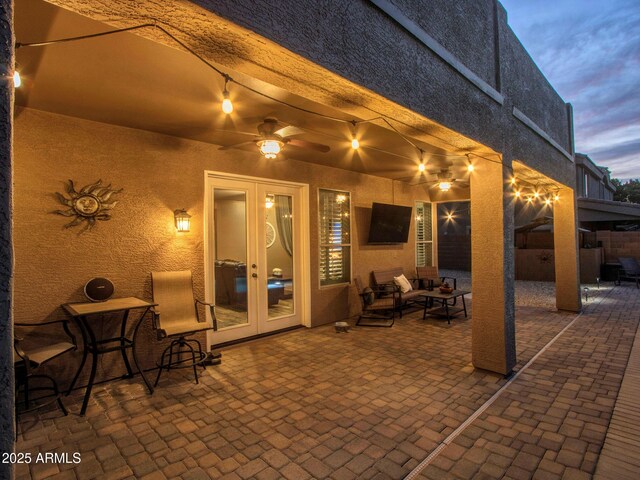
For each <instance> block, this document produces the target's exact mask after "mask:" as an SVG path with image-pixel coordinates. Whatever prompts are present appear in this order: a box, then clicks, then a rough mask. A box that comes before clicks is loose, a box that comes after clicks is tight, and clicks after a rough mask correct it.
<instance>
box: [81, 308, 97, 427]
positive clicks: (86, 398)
mask: <svg viewBox="0 0 640 480" xmlns="http://www.w3.org/2000/svg"><path fill="white" fill-rule="evenodd" d="M81 321H82V323H83V324H84V326H85V328H86V329H87V333H88V334H89V339H90V340H91V373H90V374H89V383H87V391H86V392H85V394H84V400H83V401H82V408H81V409H80V415H81V416H83V415H84V414H85V413H86V411H87V405H89V398H90V397H91V390H92V389H93V382H94V381H95V379H96V370H97V369H98V343H97V342H96V336H95V334H94V333H93V330H91V327H90V326H89V324H88V322H87V321H86V318H84V317H81Z"/></svg>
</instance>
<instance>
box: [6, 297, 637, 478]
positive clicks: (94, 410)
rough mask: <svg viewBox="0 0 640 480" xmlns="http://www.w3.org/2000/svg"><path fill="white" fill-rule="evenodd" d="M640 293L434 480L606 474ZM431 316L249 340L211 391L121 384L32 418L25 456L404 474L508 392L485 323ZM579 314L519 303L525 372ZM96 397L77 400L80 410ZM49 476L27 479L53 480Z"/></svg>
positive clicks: (62, 469) (201, 473) (601, 317)
mask: <svg viewBox="0 0 640 480" xmlns="http://www.w3.org/2000/svg"><path fill="white" fill-rule="evenodd" d="M634 295H635V297H634ZM639 297H640V296H639V295H638V294H637V293H634V292H632V291H631V289H627V288H618V289H616V290H615V291H614V293H613V294H612V300H611V302H612V303H611V305H610V307H611V308H612V309H610V310H606V309H605V308H604V306H601V307H598V308H591V307H590V309H588V311H587V314H585V315H584V316H583V317H582V318H581V319H580V320H579V321H578V322H576V324H575V325H574V327H573V328H572V329H571V330H570V331H569V332H567V334H566V335H565V336H564V337H563V338H562V340H561V342H559V343H558V344H557V345H556V347H555V349H554V350H553V351H549V352H548V354H545V355H544V356H543V357H541V358H540V359H539V361H538V362H536V363H535V364H534V365H533V367H532V368H531V369H530V370H529V371H527V372H525V373H524V374H523V375H522V376H521V377H520V378H519V379H518V380H517V382H515V383H514V384H512V385H511V386H510V387H509V389H508V390H507V391H508V394H505V395H504V396H503V397H501V398H500V400H499V401H498V402H496V403H495V404H494V406H493V407H492V408H491V409H489V410H488V411H487V412H486V414H485V415H484V416H482V417H481V418H480V419H478V421H477V422H475V423H474V424H473V425H472V426H471V427H470V428H469V429H467V430H466V431H465V432H464V434H463V435H462V436H460V437H458V440H457V441H456V442H455V444H453V445H451V446H449V447H447V448H446V449H445V451H443V453H442V454H441V455H440V456H439V457H437V459H436V461H435V462H434V463H433V464H432V465H431V466H430V467H429V468H428V469H427V470H426V471H425V472H424V473H425V475H426V476H427V477H428V478H470V477H472V476H477V477H478V478H493V477H500V476H504V475H505V474H506V475H507V477H512V478H533V475H534V474H535V475H536V477H535V478H562V475H565V476H566V477H567V478H580V476H579V474H580V473H582V472H587V473H588V472H593V469H594V468H595V463H596V461H597V455H598V453H599V449H600V446H601V444H602V440H603V438H604V436H605V434H606V428H607V425H608V419H609V417H610V415H611V411H612V409H613V401H614V400H615V397H616V394H617V390H618V388H619V383H620V379H621V376H622V373H623V372H624V367H625V362H626V357H627V356H628V349H629V347H630V342H631V340H632V338H633V333H635V328H636V326H637V323H638V318H637V314H635V317H633V315H632V314H631V313H630V312H628V311H627V310H625V309H627V308H631V307H633V305H635V308H636V311H637V302H638V298H639ZM633 299H635V300H633ZM630 302H635V304H633V305H632V304H631V303H630ZM421 316H422V314H421V312H416V313H414V314H409V315H406V316H405V317H404V318H403V319H402V320H400V321H397V322H396V325H395V326H394V327H393V328H391V329H374V328H356V329H352V331H351V332H350V333H348V334H336V333H334V330H333V327H332V326H326V327H320V328H315V329H311V330H308V329H301V330H296V331H293V332H289V333H287V334H283V335H278V336H274V337H270V338H266V339H262V340H259V341H254V342H250V343H245V344H243V345H239V346H236V347H232V348H229V349H227V350H225V351H224V357H223V363H222V365H220V366H216V367H209V368H208V369H207V371H206V373H204V374H203V375H202V378H201V382H200V384H199V385H195V384H194V383H193V381H192V380H191V377H190V376H188V374H187V372H186V371H174V372H171V373H170V374H169V375H166V376H163V379H162V382H161V384H160V385H159V387H158V389H157V390H156V393H155V394H154V395H152V396H149V395H147V394H146V393H145V390H144V389H143V388H142V386H141V384H140V381H139V379H133V380H127V381H119V382H112V383H108V384H105V385H102V386H99V387H97V388H95V390H94V394H93V396H92V398H91V402H90V404H89V409H88V411H87V415H86V416H85V417H84V418H83V417H78V416H77V415H76V414H74V413H71V414H70V415H69V416H68V417H63V416H61V415H60V414H59V412H58V411H57V410H51V411H49V412H45V413H41V414H40V415H39V416H24V417H22V418H21V422H20V423H21V428H20V431H21V433H20V437H19V441H18V444H17V448H16V449H17V451H23V452H27V451H28V452H32V453H34V454H35V453H37V452H40V451H57V452H71V453H72V452H80V453H81V454H82V463H81V464H79V465H75V464H64V465H57V466H56V467H58V470H56V469H53V468H52V469H51V473H52V474H53V473H54V470H55V473H56V474H57V475H58V477H56V478H67V477H64V476H60V475H61V474H65V473H66V474H67V476H68V475H69V473H68V472H74V473H75V474H76V475H77V477H78V478H83V479H84V478H91V476H92V475H93V476H95V477H99V478H134V477H137V478H140V477H143V476H144V475H149V477H148V478H164V477H166V478H184V479H187V478H229V479H231V478H236V479H238V478H264V479H269V478H295V479H301V478H335V479H356V478H357V479H369V478H371V479H373V478H381V479H382V478H392V479H399V478H403V477H404V476H405V475H406V474H408V473H409V472H410V471H411V470H412V469H413V468H414V467H416V466H417V465H418V464H419V463H420V462H421V461H422V460H423V459H424V458H425V457H426V456H427V455H428V454H429V453H430V452H431V451H432V450H433V449H434V448H435V447H437V446H438V444H439V442H441V441H442V439H444V438H445V437H446V436H447V435H449V434H450V433H451V432H452V431H453V430H454V429H455V428H457V427H458V426H459V425H460V424H461V423H462V422H464V421H465V419H466V418H468V416H469V415H470V414H471V413H473V412H474V411H475V410H476V409H477V408H478V407H479V406H480V405H482V404H483V403H484V402H485V401H486V400H487V399H488V398H490V397H491V395H493V394H494V393H495V392H496V391H497V390H498V389H499V388H500V386H501V385H503V384H504V383H505V380H504V379H503V378H502V377H501V376H499V375H496V374H492V373H489V372H483V371H477V370H475V369H474V368H473V367H472V365H471V354H470V352H471V320H464V319H457V320H455V321H453V322H452V324H451V325H447V323H446V322H445V321H440V320H427V321H423V320H422V319H421ZM573 318H574V315H571V314H567V313H559V312H554V311H549V310H546V309H540V308H533V307H528V308H520V309H518V320H517V347H518V360H519V363H518V368H520V367H521V366H522V365H524V364H525V363H526V362H527V361H528V360H529V359H530V358H531V357H532V356H533V355H534V354H535V353H536V352H537V351H539V350H540V348H542V346H543V345H545V344H546V343H547V342H548V341H549V340H550V339H551V338H552V337H553V336H554V335H555V334H557V333H558V332H559V331H560V330H561V329H562V328H563V327H564V326H565V325H567V324H568V323H569V322H570V321H571V320H572V319H573ZM81 394H82V392H77V393H74V394H73V395H72V396H71V397H69V398H67V400H66V403H67V405H68V407H69V409H70V410H71V411H72V412H78V411H79V407H80V403H81ZM39 468H42V467H36V466H35V465H31V466H24V465H23V466H20V467H19V468H18V469H16V474H17V477H18V478H30V476H31V475H33V478H36V476H37V478H41V473H42V472H43V471H44V470H39ZM436 474H437V475H440V476H435V477H434V475H436Z"/></svg>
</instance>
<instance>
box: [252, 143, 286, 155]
mask: <svg viewBox="0 0 640 480" xmlns="http://www.w3.org/2000/svg"><path fill="white" fill-rule="evenodd" d="M282 145H283V143H282V142H281V141H280V140H260V141H259V142H258V147H259V148H260V153H261V154H262V155H264V157H265V158H276V157H277V156H278V154H279V153H280V151H281V150H282Z"/></svg>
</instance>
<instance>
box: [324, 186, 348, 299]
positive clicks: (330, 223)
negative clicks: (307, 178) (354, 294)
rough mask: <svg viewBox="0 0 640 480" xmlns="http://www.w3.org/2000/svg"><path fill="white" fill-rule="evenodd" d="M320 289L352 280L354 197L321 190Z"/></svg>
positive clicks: (334, 191) (340, 192) (343, 193)
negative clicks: (352, 203) (352, 209)
mask: <svg viewBox="0 0 640 480" xmlns="http://www.w3.org/2000/svg"><path fill="white" fill-rule="evenodd" d="M318 216H319V228H318V232H319V236H320V238H319V240H320V241H319V244H320V286H321V287H323V286H328V285H338V284H341V283H349V282H350V281H351V194H350V193H349V192H342V191H338V190H325V189H322V188H321V189H319V190H318Z"/></svg>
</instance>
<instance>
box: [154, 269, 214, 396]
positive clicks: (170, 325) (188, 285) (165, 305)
mask: <svg viewBox="0 0 640 480" xmlns="http://www.w3.org/2000/svg"><path fill="white" fill-rule="evenodd" d="M151 285H152V288H153V301H154V303H157V304H158V305H157V307H154V308H153V326H154V328H155V330H156V333H157V336H158V340H162V339H165V338H168V339H170V340H171V343H170V344H169V346H167V348H165V350H164V351H163V352H162V357H161V359H160V363H159V364H158V376H157V377H156V382H155V385H154V386H156V385H158V382H159V381H160V375H161V374H162V371H163V370H167V371H169V370H170V369H171V368H190V367H191V368H193V374H194V376H195V380H196V383H198V370H197V367H198V366H201V367H202V368H205V360H206V358H207V355H206V354H205V352H204V351H203V350H202V345H201V344H200V342H199V341H198V340H197V339H195V338H188V337H189V336H192V335H195V334H197V333H200V332H204V331H206V330H217V322H216V315H215V310H214V305H213V304H212V303H206V302H203V301H201V300H198V299H194V296H193V279H192V276H191V271H189V270H184V271H179V272H152V273H151ZM198 304H201V305H204V306H207V307H209V311H210V314H211V322H208V321H200V318H199V316H198ZM184 355H187V358H186V359H183V358H182V357H183V356H184ZM174 357H175V358H174Z"/></svg>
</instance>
